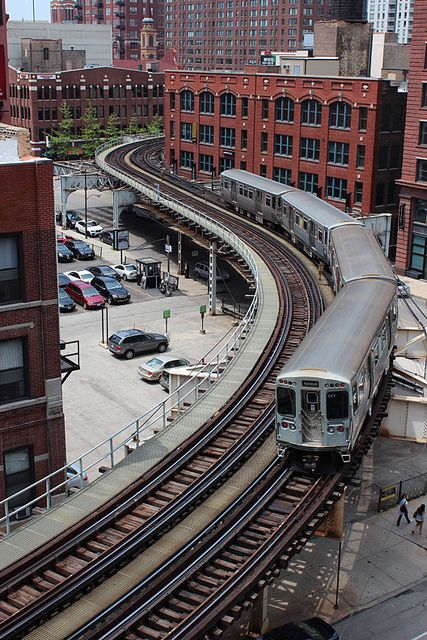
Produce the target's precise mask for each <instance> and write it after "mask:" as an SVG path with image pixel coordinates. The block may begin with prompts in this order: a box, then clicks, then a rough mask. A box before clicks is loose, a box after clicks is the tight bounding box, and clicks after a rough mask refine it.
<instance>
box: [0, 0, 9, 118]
mask: <svg viewBox="0 0 427 640" xmlns="http://www.w3.org/2000/svg"><path fill="white" fill-rule="evenodd" d="M7 18H8V16H7V14H6V4H5V0H0V122H1V123H3V124H4V123H5V122H10V119H9V87H8V71H7V30H6V23H7Z"/></svg>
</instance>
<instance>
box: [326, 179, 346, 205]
mask: <svg viewBox="0 0 427 640" xmlns="http://www.w3.org/2000/svg"><path fill="white" fill-rule="evenodd" d="M326 195H327V197H328V198H332V199H333V200H345V197H346V195H347V180H345V179H344V178H331V177H329V178H327V179H326Z"/></svg>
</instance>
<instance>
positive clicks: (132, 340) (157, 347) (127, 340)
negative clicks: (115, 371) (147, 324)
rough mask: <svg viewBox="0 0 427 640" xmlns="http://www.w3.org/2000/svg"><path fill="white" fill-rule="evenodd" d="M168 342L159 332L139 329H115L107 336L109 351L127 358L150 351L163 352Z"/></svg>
mask: <svg viewBox="0 0 427 640" xmlns="http://www.w3.org/2000/svg"><path fill="white" fill-rule="evenodd" d="M168 344H169V338H168V337H167V336H164V335H162V334H161V333H145V331H140V330H139V329H125V330H124V331H116V333H113V335H112V336H110V337H109V338H108V348H109V350H110V351H111V353H112V354H114V355H115V356H119V357H121V358H126V359H127V360H130V359H131V358H133V357H134V356H135V355H138V354H140V353H149V352H150V351H158V352H159V353H163V352H164V351H166V349H167V348H168Z"/></svg>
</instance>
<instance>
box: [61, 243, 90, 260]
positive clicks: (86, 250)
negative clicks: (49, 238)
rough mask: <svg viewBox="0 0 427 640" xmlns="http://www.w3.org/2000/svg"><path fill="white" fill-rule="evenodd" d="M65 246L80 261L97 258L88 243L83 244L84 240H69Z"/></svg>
mask: <svg viewBox="0 0 427 640" xmlns="http://www.w3.org/2000/svg"><path fill="white" fill-rule="evenodd" d="M65 244H66V245H67V247H68V248H69V249H70V250H71V251H72V252H73V256H74V257H75V258H77V259H78V260H93V259H94V258H95V251H94V250H93V248H92V247H91V246H90V245H88V244H87V242H83V240H71V239H70V240H67V241H66V243H65Z"/></svg>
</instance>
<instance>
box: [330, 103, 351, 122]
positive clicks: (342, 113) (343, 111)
mask: <svg viewBox="0 0 427 640" xmlns="http://www.w3.org/2000/svg"><path fill="white" fill-rule="evenodd" d="M350 124H351V107H350V105H349V104H347V102H333V103H332V104H331V105H330V107H329V126H330V127H334V128H335V129H350Z"/></svg>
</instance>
